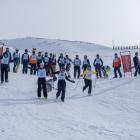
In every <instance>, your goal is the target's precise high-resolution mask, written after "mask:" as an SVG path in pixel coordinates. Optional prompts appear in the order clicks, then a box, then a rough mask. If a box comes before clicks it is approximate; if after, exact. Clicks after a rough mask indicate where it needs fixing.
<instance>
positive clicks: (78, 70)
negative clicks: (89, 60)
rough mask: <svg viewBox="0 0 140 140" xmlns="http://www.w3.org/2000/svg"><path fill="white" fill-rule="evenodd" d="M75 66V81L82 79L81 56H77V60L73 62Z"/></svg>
mask: <svg viewBox="0 0 140 140" xmlns="http://www.w3.org/2000/svg"><path fill="white" fill-rule="evenodd" d="M73 64H74V79H76V78H78V79H79V77H80V72H81V70H80V66H81V60H80V59H79V56H78V55H76V58H75V59H74V61H73Z"/></svg>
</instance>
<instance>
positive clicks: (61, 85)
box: [54, 67, 75, 102]
mask: <svg viewBox="0 0 140 140" xmlns="http://www.w3.org/2000/svg"><path fill="white" fill-rule="evenodd" d="M54 74H58V84H57V86H58V91H57V94H56V99H58V97H59V96H60V94H61V101H62V102H64V100H65V92H66V80H68V81H69V82H72V83H75V81H73V80H70V79H69V78H68V76H67V74H66V72H65V67H61V69H60V71H56V72H55V73H54Z"/></svg>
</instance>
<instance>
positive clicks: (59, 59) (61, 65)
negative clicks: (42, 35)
mask: <svg viewBox="0 0 140 140" xmlns="http://www.w3.org/2000/svg"><path fill="white" fill-rule="evenodd" d="M57 62H58V65H59V70H60V69H61V67H65V58H64V56H63V53H60V56H59V58H58V60H57Z"/></svg>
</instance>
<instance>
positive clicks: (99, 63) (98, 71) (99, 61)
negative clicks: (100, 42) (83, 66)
mask: <svg viewBox="0 0 140 140" xmlns="http://www.w3.org/2000/svg"><path fill="white" fill-rule="evenodd" d="M93 65H94V67H95V70H96V76H97V78H99V77H100V78H102V73H101V68H102V66H103V60H102V59H101V58H100V56H99V54H97V55H96V58H95V60H94V63H93Z"/></svg>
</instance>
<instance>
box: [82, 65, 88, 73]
mask: <svg viewBox="0 0 140 140" xmlns="http://www.w3.org/2000/svg"><path fill="white" fill-rule="evenodd" d="M87 66H88V65H87V64H84V65H83V73H84V72H85V70H86V69H87Z"/></svg>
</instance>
